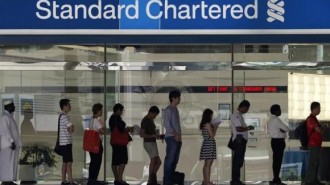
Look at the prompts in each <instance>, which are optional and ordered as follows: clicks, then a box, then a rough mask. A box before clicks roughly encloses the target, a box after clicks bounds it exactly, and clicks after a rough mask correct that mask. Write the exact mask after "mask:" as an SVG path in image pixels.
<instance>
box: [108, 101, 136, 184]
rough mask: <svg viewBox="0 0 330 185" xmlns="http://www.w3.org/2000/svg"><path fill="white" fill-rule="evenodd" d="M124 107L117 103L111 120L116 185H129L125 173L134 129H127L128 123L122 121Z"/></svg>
mask: <svg viewBox="0 0 330 185" xmlns="http://www.w3.org/2000/svg"><path fill="white" fill-rule="evenodd" d="M123 112H124V106H123V105H122V104H120V103H117V104H115V105H114V106H113V114H112V115H111V117H110V119H109V127H110V132H111V133H110V134H111V137H110V144H111V147H112V164H111V165H112V166H111V167H112V171H113V175H114V177H115V181H114V184H115V185H129V184H128V183H127V182H126V181H124V180H123V173H124V170H125V166H126V164H127V161H128V153H127V144H128V142H129V141H130V140H131V139H132V138H131V137H130V135H129V132H133V130H134V129H133V127H126V123H125V122H124V121H123V120H122V119H121V115H122V114H123Z"/></svg>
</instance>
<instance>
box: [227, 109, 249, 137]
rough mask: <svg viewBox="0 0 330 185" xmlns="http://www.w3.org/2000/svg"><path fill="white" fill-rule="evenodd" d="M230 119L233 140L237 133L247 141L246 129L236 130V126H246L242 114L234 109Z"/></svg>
mask: <svg viewBox="0 0 330 185" xmlns="http://www.w3.org/2000/svg"><path fill="white" fill-rule="evenodd" d="M230 120H231V131H232V132H233V140H235V139H236V136H237V135H238V134H241V135H242V136H243V138H244V139H245V140H246V141H247V140H248V131H244V132H238V131H237V130H236V127H246V126H247V125H246V123H245V121H244V118H243V114H242V113H241V112H239V111H238V110H236V111H235V112H234V113H233V114H232V115H231V117H230Z"/></svg>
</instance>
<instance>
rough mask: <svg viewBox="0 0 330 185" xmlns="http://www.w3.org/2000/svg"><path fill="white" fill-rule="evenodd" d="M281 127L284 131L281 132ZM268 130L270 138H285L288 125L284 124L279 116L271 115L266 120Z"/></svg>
mask: <svg viewBox="0 0 330 185" xmlns="http://www.w3.org/2000/svg"><path fill="white" fill-rule="evenodd" d="M281 129H282V130H284V131H285V133H283V132H281ZM268 131H269V137H271V138H276V139H278V138H283V139H284V138H286V135H287V133H286V132H288V131H289V127H288V126H286V125H285V124H284V123H283V122H282V121H281V119H280V118H279V117H277V116H275V115H271V116H270V119H269V121H268Z"/></svg>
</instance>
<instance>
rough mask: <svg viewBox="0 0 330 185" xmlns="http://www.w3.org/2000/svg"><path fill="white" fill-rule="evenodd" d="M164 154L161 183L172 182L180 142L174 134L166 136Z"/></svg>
mask: <svg viewBox="0 0 330 185" xmlns="http://www.w3.org/2000/svg"><path fill="white" fill-rule="evenodd" d="M165 142H166V156H165V161H164V178H163V184H164V185H168V184H172V183H171V179H172V174H173V173H174V172H175V169H176V165H177V164H178V162H179V157H180V151H181V146H182V142H177V141H175V139H174V136H170V137H166V138H165Z"/></svg>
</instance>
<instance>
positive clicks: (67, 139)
mask: <svg viewBox="0 0 330 185" xmlns="http://www.w3.org/2000/svg"><path fill="white" fill-rule="evenodd" d="M59 116H60V130H59V132H60V133H59V144H60V146H63V145H68V144H72V134H71V133H70V132H69V131H68V127H70V126H72V123H71V122H70V117H69V116H68V115H67V114H66V113H65V112H62V113H61V114H60V115H59Z"/></svg>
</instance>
